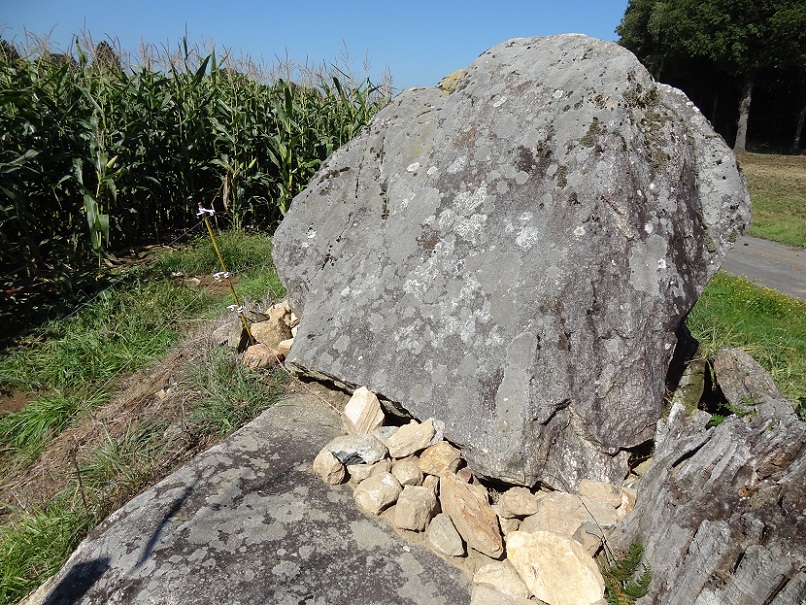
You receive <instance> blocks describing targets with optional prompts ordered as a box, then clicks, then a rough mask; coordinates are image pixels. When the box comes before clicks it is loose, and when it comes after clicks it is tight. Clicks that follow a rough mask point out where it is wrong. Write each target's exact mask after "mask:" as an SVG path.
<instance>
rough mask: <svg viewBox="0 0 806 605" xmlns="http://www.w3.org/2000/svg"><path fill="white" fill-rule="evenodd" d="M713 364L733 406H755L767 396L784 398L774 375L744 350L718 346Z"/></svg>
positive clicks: (718, 380)
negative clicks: (719, 347)
mask: <svg viewBox="0 0 806 605" xmlns="http://www.w3.org/2000/svg"><path fill="white" fill-rule="evenodd" d="M712 363H713V367H714V375H715V376H716V382H717V384H718V385H719V388H720V390H721V391H722V394H723V395H725V399H727V400H728V403H730V404H731V405H734V406H743V405H744V406H747V405H754V404H755V403H758V402H759V401H761V400H762V399H763V398H764V397H771V398H772V399H783V398H784V396H783V394H782V393H781V391H780V390H778V385H776V384H775V381H774V380H773V378H772V376H770V374H769V373H768V372H767V371H766V370H765V369H764V368H762V367H761V364H759V363H758V362H757V361H756V360H755V359H753V358H752V357H750V355H749V354H747V353H746V352H745V351H742V350H741V349H734V348H732V347H724V348H722V349H719V350H718V351H717V352H716V354H715V355H714V358H713V362H712Z"/></svg>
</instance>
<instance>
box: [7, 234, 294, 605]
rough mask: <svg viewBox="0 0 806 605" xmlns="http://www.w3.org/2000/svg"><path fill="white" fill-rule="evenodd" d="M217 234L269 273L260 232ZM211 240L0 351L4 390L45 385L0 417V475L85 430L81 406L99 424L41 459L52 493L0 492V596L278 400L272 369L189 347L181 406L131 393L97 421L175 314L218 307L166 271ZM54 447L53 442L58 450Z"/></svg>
mask: <svg viewBox="0 0 806 605" xmlns="http://www.w3.org/2000/svg"><path fill="white" fill-rule="evenodd" d="M220 241H221V243H222V247H223V252H224V254H225V256H226V258H227V261H228V262H230V263H231V264H232V266H233V267H237V268H238V269H239V271H240V272H241V273H240V274H239V277H240V279H242V280H243V281H244V282H246V283H254V284H257V283H268V282H271V281H272V280H274V281H275V282H276V279H277V277H276V273H275V272H274V270H273V268H272V264H271V254H270V252H271V241H270V240H269V239H268V238H266V237H265V236H264V235H260V234H251V235H250V234H246V233H243V232H229V233H224V234H222V235H221V236H220ZM210 248H211V245H210V242H209V240H204V239H199V240H197V241H194V242H192V243H191V244H190V245H188V246H186V247H184V248H181V249H178V250H175V251H173V252H171V253H169V254H167V255H165V256H163V257H162V258H159V259H158V260H157V261H155V262H154V263H153V264H152V265H150V266H145V267H143V268H140V269H137V270H133V271H131V272H130V273H129V274H128V275H127V278H126V279H125V280H123V281H122V282H121V283H120V284H119V285H118V286H117V287H115V288H113V289H111V290H108V291H106V292H104V293H103V294H101V295H100V296H98V297H97V298H96V299H95V300H93V301H92V302H90V303H89V304H88V305H86V306H85V307H84V308H82V309H80V310H79V311H78V312H76V313H75V314H74V315H73V316H72V317H70V318H69V319H66V320H63V321H60V322H54V323H52V324H49V325H47V326H45V327H44V328H43V330H42V332H41V333H40V334H39V336H40V340H38V341H37V342H34V343H33V344H31V345H30V346H29V347H27V348H24V349H21V350H20V351H17V352H12V353H10V354H9V355H7V356H6V357H5V358H3V359H0V386H3V387H4V390H13V389H40V390H42V391H43V392H42V393H41V394H40V395H39V396H38V397H37V398H36V399H34V400H33V401H32V402H31V403H30V404H29V405H28V406H26V407H25V408H23V409H22V410H21V411H20V412H17V413H12V414H7V415H5V416H2V417H0V467H2V468H3V476H2V477H0V485H3V484H5V485H13V482H14V481H15V480H18V478H19V477H18V475H16V474H15V471H16V470H19V469H23V470H25V471H26V472H29V473H30V466H29V465H30V464H36V463H39V462H41V460H42V459H43V458H40V459H39V460H37V459H36V457H37V456H39V455H40V454H41V455H42V456H43V457H44V459H48V458H47V457H48V456H49V455H50V454H51V450H46V448H47V446H48V445H49V443H51V442H52V440H53V438H54V437H55V436H56V435H58V433H59V432H60V431H63V430H65V429H67V428H68V427H70V428H71V430H75V431H76V432H77V433H78V434H79V435H82V433H81V431H82V430H83V428H85V427H86V425H80V424H79V421H81V420H87V418H86V415H85V414H86V412H87V411H93V412H94V415H93V423H94V428H95V429H98V430H97V431H96V430H93V431H90V432H88V433H87V432H85V433H83V435H84V438H81V448H80V450H76V451H77V452H78V454H79V455H78V456H77V457H76V458H73V459H72V461H71V463H70V464H69V466H68V467H67V468H66V469H64V468H61V469H56V468H54V466H55V465H58V462H56V463H55V464H51V463H53V461H54V459H53V458H50V459H48V460H50V462H49V470H48V477H49V478H48V481H49V482H50V481H52V482H53V484H52V485H51V484H50V483H49V484H48V487H47V491H48V492H51V493H53V492H55V494H53V495H52V497H49V498H50V499H49V501H48V502H47V503H45V504H44V505H40V506H38V507H37V506H35V503H33V504H32V503H31V502H30V500H29V501H28V503H27V504H26V506H29V507H30V508H31V509H32V510H22V509H19V508H16V507H12V506H10V505H7V504H3V503H0V604H1V605H10V604H11V603H16V602H18V601H19V600H20V599H21V598H23V597H24V596H25V595H26V594H28V593H29V592H30V591H31V590H33V589H34V588H36V587H37V586H38V585H39V584H40V583H41V582H42V581H44V580H45V579H46V578H48V577H49V576H51V575H53V574H54V573H55V572H56V571H57V570H58V569H59V567H60V566H61V565H62V564H63V563H64V561H65V560H66V559H67V557H68V556H69V554H70V552H71V551H72V549H73V548H75V546H76V545H77V544H78V542H79V541H80V540H81V539H82V538H83V537H84V536H85V535H86V533H87V532H88V531H89V530H90V529H92V527H94V526H95V524H96V523H97V521H98V520H99V519H101V518H103V517H104V516H105V515H107V514H109V513H110V512H111V511H112V510H114V509H115V508H117V507H119V506H120V505H122V504H123V503H124V502H126V501H127V500H128V499H129V498H131V497H132V496H133V495H134V494H135V493H137V492H138V491H140V490H142V489H143V488H145V487H146V486H147V485H150V484H153V482H155V480H156V479H158V478H159V477H160V476H161V475H162V474H164V473H165V472H166V471H168V470H170V469H171V468H172V465H174V464H175V463H176V462H177V461H178V460H181V459H182V457H183V456H185V455H187V454H192V453H193V452H195V451H196V448H198V447H199V446H200V444H208V443H209V442H210V441H212V440H214V439H218V438H220V437H221V436H223V435H225V434H227V433H228V432H230V431H232V430H235V429H237V428H239V427H240V426H242V425H243V424H244V423H245V422H248V421H249V420H251V419H252V418H253V417H254V416H255V415H256V414H258V413H259V412H261V411H262V410H264V409H266V408H267V407H269V406H270V405H272V404H274V403H276V401H277V400H278V397H279V392H280V388H281V384H282V381H283V377H284V374H282V373H280V372H279V371H277V372H276V373H272V372H257V371H253V370H248V369H245V368H243V367H241V366H239V365H238V364H237V360H236V357H235V355H234V354H230V353H226V352H224V351H222V350H215V351H212V352H211V351H206V350H201V351H193V352H191V353H190V354H189V355H190V357H189V359H188V360H187V365H186V366H184V367H182V368H179V369H177V373H178V375H179V377H180V383H181V377H182V376H183V375H188V374H189V375H190V376H191V378H188V379H187V381H186V382H187V383H188V385H190V386H192V387H193V389H192V390H189V391H186V392H184V393H181V394H179V393H177V396H178V397H181V401H182V403H181V405H180V406H176V407H178V408H181V409H176V407H175V408H171V407H170V406H166V407H159V406H157V407H155V408H153V409H152V408H150V405H151V404H146V405H144V406H143V405H140V404H138V405H137V409H136V410H132V409H125V410H124V411H123V412H121V413H120V414H117V411H118V410H119V409H120V408H115V411H116V416H115V422H114V423H108V424H103V420H102V418H104V417H108V416H109V411H108V410H107V409H104V408H103V407H102V406H105V405H114V404H115V403H116V402H117V401H118V400H119V398H113V397H112V393H113V390H114V386H115V381H114V380H111V379H113V378H115V377H116V376H119V375H120V374H121V373H123V372H131V371H134V370H136V369H139V368H143V367H145V366H148V365H151V364H153V363H154V362H155V361H156V360H158V359H159V358H160V357H162V356H164V354H165V352H166V349H167V348H168V347H169V346H170V345H171V344H172V343H174V342H176V341H177V340H178V338H179V337H180V336H181V335H182V334H183V332H182V331H181V330H180V329H178V327H177V325H178V322H180V321H182V320H184V319H189V318H195V317H199V316H204V315H207V314H209V313H210V311H211V310H216V311H217V312H218V313H220V311H221V309H222V308H223V306H224V305H223V304H222V302H221V301H217V302H216V301H213V300H211V299H210V298H209V297H207V296H205V295H203V294H202V292H200V291H199V289H198V288H196V287H193V286H188V285H183V284H182V281H181V280H177V279H176V278H171V277H170V275H171V273H172V272H174V271H176V270H183V271H187V272H188V275H192V274H195V273H197V272H210V271H212V270H217V264H216V263H217V261H214V260H211V259H210V258H199V257H200V256H206V255H207V254H208V250H209V249H210ZM261 294H265V291H264V292H263V293H261ZM218 313H217V314H218ZM174 388H177V389H179V388H181V386H176V387H174ZM155 399H156V398H155ZM96 423H97V424H96ZM57 445H58V444H57ZM63 457H64V456H63V452H62V453H60V455H59V456H58V458H59V459H60V460H61V459H62V458H63ZM74 467H75V468H74ZM31 474H33V473H31ZM79 478H80V481H79ZM7 482H8V483H7ZM4 493H5V494H6V495H8V491H6V492H4Z"/></svg>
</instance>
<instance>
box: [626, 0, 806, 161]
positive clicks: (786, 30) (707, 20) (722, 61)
mask: <svg viewBox="0 0 806 605" xmlns="http://www.w3.org/2000/svg"><path fill="white" fill-rule="evenodd" d="M616 33H618V34H619V36H620V37H621V39H620V43H621V44H622V45H623V46H625V47H627V48H629V49H630V50H632V51H633V52H634V53H635V54H636V55H637V56H638V57H639V59H641V60H642V61H643V62H644V63H645V64H646V65H647V67H648V68H649V69H650V70H651V71H652V72H653V73H654V74H655V76H656V77H658V78H663V74H664V72H666V71H668V70H669V69H670V66H671V65H674V64H679V63H681V62H683V63H686V62H691V61H699V62H701V64H702V65H703V66H704V67H705V68H706V69H708V68H710V67H714V68H715V69H716V70H717V71H720V72H722V74H724V75H726V76H729V77H731V78H734V79H735V80H736V81H737V82H739V83H740V86H741V87H742V95H741V100H740V108H739V121H738V128H737V133H736V148H737V149H744V145H745V137H746V134H747V121H748V118H749V110H750V101H751V99H752V93H753V90H754V89H755V87H756V85H757V84H758V83H759V82H760V81H761V80H763V79H765V78H767V79H768V78H771V77H779V78H781V77H796V78H801V79H806V4H804V2H803V0H630V2H629V4H628V6H627V10H626V12H625V14H624V17H623V19H622V21H621V23H620V24H619V26H618V27H617V28H616Z"/></svg>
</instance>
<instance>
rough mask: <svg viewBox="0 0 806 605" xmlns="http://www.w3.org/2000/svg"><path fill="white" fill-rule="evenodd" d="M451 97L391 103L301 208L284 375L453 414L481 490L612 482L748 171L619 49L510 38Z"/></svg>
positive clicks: (744, 208)
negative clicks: (487, 485)
mask: <svg viewBox="0 0 806 605" xmlns="http://www.w3.org/2000/svg"><path fill="white" fill-rule="evenodd" d="M454 84H455V87H454V88H452V89H453V92H451V93H448V92H446V91H443V90H440V89H437V88H418V89H412V90H408V91H406V92H404V93H402V94H400V95H398V96H397V97H396V98H395V99H394V100H393V101H392V102H391V103H390V104H389V105H388V106H387V107H386V108H384V109H383V110H382V111H381V112H380V113H378V115H377V116H376V117H375V119H374V120H373V122H372V124H371V125H370V127H368V128H367V129H365V130H364V131H363V132H362V133H361V135H359V136H358V137H357V138H355V139H353V140H352V141H351V142H350V143H349V144H347V145H346V146H344V147H343V148H341V149H339V150H338V151H337V152H336V153H334V154H333V155H332V156H331V157H330V158H329V159H328V161H326V162H325V163H324V165H323V166H322V168H321V170H320V171H319V172H318V174H317V175H316V176H315V177H314V178H313V179H312V180H311V182H310V184H309V185H308V187H307V188H306V189H305V190H304V191H303V192H302V193H300V194H299V195H298V196H297V197H296V198H295V199H294V202H293V204H292V206H291V209H290V211H289V212H288V214H286V216H285V219H284V220H283V222H282V224H281V225H280V227H279V229H278V230H277V232H276V235H275V239H274V248H273V255H274V259H275V263H276V266H277V267H278V270H279V272H280V276H281V279H282V281H283V283H284V284H285V286H286V288H287V290H288V296H289V298H290V299H291V301H292V305H293V307H294V308H296V309H299V310H300V311H301V312H302V323H301V324H300V326H299V332H298V337H297V338H296V340H295V341H294V346H293V348H292V350H291V353H290V355H289V358H288V364H289V365H290V366H291V367H293V368H295V369H296V370H297V371H300V372H305V371H311V372H315V373H317V375H327V376H331V377H333V378H334V379H336V380H338V381H340V382H342V383H345V384H351V385H356V386H357V385H367V387H368V388H370V389H371V390H372V391H374V392H377V393H382V394H383V395H384V397H385V398H387V399H389V400H391V401H395V402H398V403H399V404H400V405H402V406H403V407H404V408H405V409H406V410H408V411H409V412H411V414H412V415H413V416H415V417H417V418H429V417H433V418H435V419H437V420H442V421H444V422H445V426H446V428H445V438H446V439H447V440H449V441H450V442H452V443H454V444H456V445H457V446H459V447H460V448H461V449H462V454H463V457H464V458H465V459H466V460H467V462H468V464H469V466H470V467H472V468H473V470H474V472H475V473H476V474H477V475H479V476H488V477H495V478H498V479H502V480H505V481H507V482H510V483H516V484H522V485H528V486H531V485H533V484H535V483H536V482H537V481H538V480H540V481H542V482H543V483H545V484H547V485H549V486H551V487H554V488H562V489H566V490H570V489H572V488H573V487H574V486H575V485H576V483H577V482H578V481H579V479H583V478H589V479H596V480H600V481H607V482H610V483H614V484H620V482H621V480H622V479H623V478H624V476H626V471H627V458H628V456H627V453H626V451H625V450H626V449H627V448H631V447H634V446H637V445H639V444H641V443H643V442H645V441H647V440H649V439H651V438H652V435H653V433H654V429H655V423H656V421H657V420H658V419H659V418H660V416H661V412H662V403H663V395H664V386H665V385H664V380H663V377H664V376H665V375H666V369H667V367H668V364H669V361H670V358H671V355H672V352H673V350H674V347H675V342H676V336H675V332H676V330H677V327H678V325H679V324H680V321H681V319H682V318H683V317H684V316H685V315H686V313H688V311H689V310H690V309H691V307H692V306H693V305H694V303H695V302H696V300H697V298H698V297H699V295H700V294H701V292H702V290H703V288H704V287H705V284H706V283H707V281H708V279H709V278H710V277H711V276H712V275H713V274H714V273H715V272H716V271H717V269H718V268H719V266H720V264H721V262H722V259H723V258H724V255H725V253H726V252H727V250H728V249H729V248H730V246H731V245H732V242H733V241H735V238H736V237H737V236H739V235H740V234H741V233H742V232H743V230H744V229H745V227H746V224H747V223H748V221H749V217H750V213H749V210H750V203H749V202H750V200H749V196H748V194H747V187H746V183H745V179H744V177H743V176H742V175H741V173H740V172H739V171H738V169H737V165H736V159H735V157H734V155H733V153H732V151H731V150H730V149H729V148H728V147H727V146H726V145H725V143H724V141H723V140H722V139H721V138H720V137H719V136H718V135H716V134H715V133H714V131H713V130H712V128H711V126H710V125H709V124H708V122H707V121H706V120H705V119H704V118H703V117H702V115H701V114H700V113H699V112H698V110H697V109H696V108H695V107H694V105H693V103H691V102H690V101H689V100H688V99H687V98H686V96H685V95H684V94H683V93H681V92H680V91H678V90H675V89H672V88H670V87H668V86H666V85H661V84H657V83H656V82H654V81H653V80H652V78H651V77H650V75H649V73H648V72H647V71H646V69H644V67H643V66H641V64H640V63H639V62H638V61H637V59H636V58H635V57H634V56H633V55H632V54H631V53H630V52H629V51H627V50H625V49H624V48H622V47H620V46H618V45H616V44H612V43H607V42H603V41H601V40H595V39H592V38H588V37H585V36H580V35H563V36H553V37H548V38H525V39H516V40H510V41H508V42H506V43H503V44H500V45H498V46H496V47H495V48H492V49H490V50H488V51H487V52H485V53H483V54H482V55H481V56H480V57H479V58H478V59H476V60H475V61H474V62H473V63H472V64H471V65H470V66H468V67H467V69H466V70H465V71H464V75H462V76H460V77H458V79H456V81H455V82H454ZM638 368H640V371H639V370H638Z"/></svg>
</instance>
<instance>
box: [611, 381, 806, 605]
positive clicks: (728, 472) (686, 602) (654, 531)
mask: <svg viewBox="0 0 806 605" xmlns="http://www.w3.org/2000/svg"><path fill="white" fill-rule="evenodd" d="M750 409H752V411H753V412H752V413H751V414H749V415H747V416H745V417H744V418H739V417H737V416H729V417H728V418H726V419H725V420H723V421H722V422H721V423H719V425H717V426H715V427H712V428H708V427H707V423H708V421H709V419H710V416H709V415H708V414H706V413H704V412H702V413H697V414H695V415H693V416H689V415H688V414H687V413H686V412H685V410H683V409H682V408H680V407H678V408H673V409H672V413H671V414H670V416H669V419H668V421H664V422H662V423H659V427H658V437H662V439H656V443H659V445H657V446H656V448H655V453H654V461H653V463H652V465H651V466H650V467H649V469H648V470H647V471H646V473H645V474H644V476H643V477H642V478H641V487H640V489H639V491H638V499H637V501H636V504H635V509H634V510H633V511H632V512H631V513H630V514H628V515H627V516H626V517H625V518H624V520H623V521H621V522H620V523H619V524H618V526H617V527H616V528H615V530H614V531H613V532H612V533H611V534H610V536H609V537H608V545H609V547H610V548H611V549H612V550H613V551H614V552H615V553H616V554H621V553H623V552H625V551H626V550H627V548H628V547H629V546H630V545H631V544H632V543H634V542H641V543H642V544H643V546H644V562H645V563H647V564H649V565H650V566H651V568H652V582H651V584H650V586H649V594H648V595H647V597H646V598H645V599H644V600H646V601H647V602H650V603H663V604H664V605H711V604H715V603H720V604H721V603H730V605H755V604H757V603H768V604H770V605H790V604H800V603H801V602H803V601H804V600H806V572H804V571H803V570H802V569H799V568H798V566H799V562H803V561H806V515H804V514H803V511H804V509H806V423H804V422H803V421H802V420H800V419H799V418H798V416H797V414H796V412H795V410H794V409H793V408H792V405H791V404H790V403H789V402H788V401H786V400H777V399H770V398H769V397H762V398H761V401H760V402H759V403H757V404H755V405H753V406H752V408H750ZM715 578H718V579H719V581H718V582H715V581H714V579H715Z"/></svg>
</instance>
